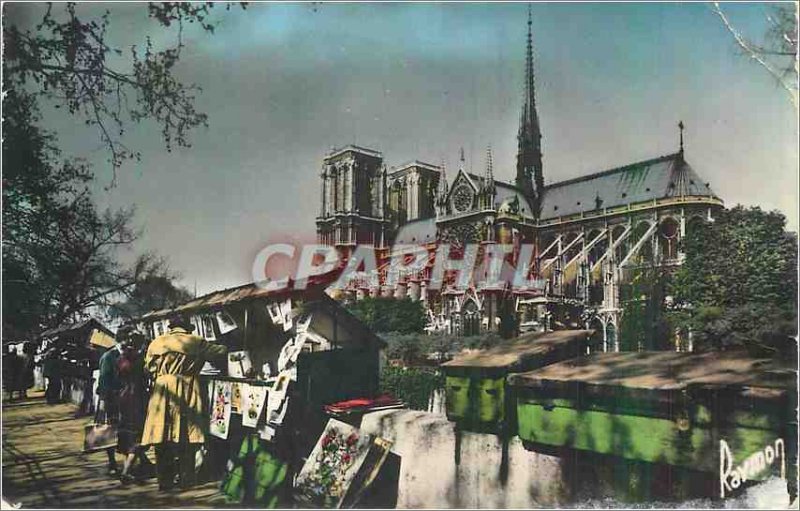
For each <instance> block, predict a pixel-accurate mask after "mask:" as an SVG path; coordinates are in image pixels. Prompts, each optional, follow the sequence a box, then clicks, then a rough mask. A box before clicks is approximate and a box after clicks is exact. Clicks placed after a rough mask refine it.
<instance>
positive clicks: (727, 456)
mask: <svg viewBox="0 0 800 511" xmlns="http://www.w3.org/2000/svg"><path fill="white" fill-rule="evenodd" d="M779 460H780V461H779ZM778 461H779V462H780V464H781V478H782V479H786V447H785V444H784V442H783V439H782V438H778V439H776V440H775V442H774V443H772V444H769V445H767V446H766V447H764V448H763V449H761V450H759V451H756V452H754V453H753V454H751V455H750V456H748V457H747V458H745V460H744V461H743V462H741V463H740V464H739V465H736V466H734V464H735V461H734V458H733V452H731V448H730V446H728V442H726V441H725V440H720V441H719V490H720V497H721V498H723V499H724V498H725V495H726V494H728V493H731V492H732V491H733V490H735V489H737V488H739V487H740V486H741V485H742V483H744V482H746V481H747V480H748V479H753V478H754V477H756V476H757V475H759V474H760V473H761V472H763V471H764V470H766V469H767V468H769V467H772V466H773V465H774V464H775V463H776V462H778Z"/></svg>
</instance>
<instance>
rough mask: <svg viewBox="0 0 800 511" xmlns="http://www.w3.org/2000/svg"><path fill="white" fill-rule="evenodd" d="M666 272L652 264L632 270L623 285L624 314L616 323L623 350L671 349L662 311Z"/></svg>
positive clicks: (668, 325)
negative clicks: (617, 323)
mask: <svg viewBox="0 0 800 511" xmlns="http://www.w3.org/2000/svg"><path fill="white" fill-rule="evenodd" d="M668 283H669V275H668V273H667V272H666V271H665V270H664V269H662V268H660V267H655V266H653V265H644V266H641V267H639V268H636V269H635V270H633V271H632V277H631V279H630V283H629V284H626V285H624V286H623V287H622V290H621V295H622V296H621V298H622V307H623V310H624V312H623V314H622V318H621V321H620V326H619V346H620V349H621V350H622V351H638V350H665V349H671V348H672V346H671V345H670V343H669V340H670V337H671V336H670V331H671V326H670V322H669V319H668V318H667V315H666V313H665V309H666V304H665V299H666V291H667V287H668V285H669V284H668Z"/></svg>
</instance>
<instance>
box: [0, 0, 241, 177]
mask: <svg viewBox="0 0 800 511" xmlns="http://www.w3.org/2000/svg"><path fill="white" fill-rule="evenodd" d="M214 5H215V4H213V3H211V2H207V3H202V4H197V3H182V2H166V3H162V4H157V3H150V4H148V15H149V17H150V18H151V19H153V20H155V22H156V23H157V24H158V26H160V27H162V28H170V27H172V28H175V27H177V37H176V42H175V44H174V45H172V46H169V47H167V48H164V49H161V50H158V49H156V48H155V47H154V45H153V43H152V40H151V39H150V38H149V37H148V38H147V39H146V40H145V41H144V43H143V44H142V45H141V46H136V45H134V46H132V47H130V48H128V49H127V51H123V49H122V48H117V47H114V46H112V45H111V43H110V42H109V38H108V29H109V25H110V22H111V13H110V11H108V10H106V11H105V13H104V14H102V15H101V16H99V17H93V18H89V19H86V18H84V17H82V16H81V15H80V14H79V13H78V8H77V7H76V4H75V3H66V4H56V5H55V6H54V5H53V4H52V3H48V4H47V6H46V9H45V10H44V13H43V14H42V17H41V18H40V20H39V22H38V23H37V24H35V25H34V26H33V27H30V28H29V27H22V26H19V24H18V23H16V22H15V21H14V20H13V19H10V18H9V16H4V17H3V29H4V30H3V45H4V50H5V51H4V57H5V58H4V59H3V77H4V83H3V88H4V90H11V89H15V90H18V91H22V90H26V91H29V92H33V93H34V94H35V95H36V96H37V98H38V99H46V100H48V101H50V102H52V103H53V104H54V105H55V106H56V107H57V108H67V109H68V110H69V112H70V114H73V115H80V116H82V118H83V120H84V122H85V123H86V124H87V125H90V126H94V127H96V128H97V130H98V134H99V137H100V140H101V141H102V143H103V144H104V145H105V146H106V147H107V149H108V150H109V152H110V158H109V161H110V163H111V164H112V168H113V169H114V171H115V174H114V175H115V176H116V169H117V168H118V167H119V166H120V165H121V164H122V162H123V161H125V160H126V159H129V158H139V156H140V154H139V153H138V152H137V151H135V150H132V149H130V148H128V147H127V146H126V145H125V144H124V143H123V141H122V136H123V135H124V132H125V130H126V127H127V126H128V125H129V124H130V123H139V122H141V121H142V120H146V119H149V120H153V121H156V122H157V123H158V124H159V125H160V127H161V134H162V136H163V139H164V142H165V144H166V147H167V149H168V150H170V149H171V148H172V147H174V146H176V145H177V146H179V147H188V146H189V145H190V143H189V139H188V134H189V132H190V131H191V130H192V129H193V128H195V127H198V126H205V125H207V120H208V118H207V116H206V114H204V113H202V112H198V111H197V110H196V109H195V105H194V103H195V96H196V94H197V93H198V92H199V91H200V88H199V87H197V86H196V85H192V84H184V83H182V82H181V81H180V80H179V79H178V78H177V77H176V76H175V66H176V64H177V63H178V61H179V59H180V56H181V50H182V49H183V47H184V43H183V40H182V33H183V26H184V24H197V25H200V26H201V27H202V29H203V30H205V31H206V32H209V33H213V31H214V27H215V25H214V23H213V22H212V21H211V18H210V11H211V9H212V8H213V7H214ZM242 7H244V4H242ZM229 8H230V4H226V9H229ZM125 55H128V59H125V58H124V56H125ZM120 62H121V63H120ZM125 64H127V66H126V65H125ZM112 184H113V182H112Z"/></svg>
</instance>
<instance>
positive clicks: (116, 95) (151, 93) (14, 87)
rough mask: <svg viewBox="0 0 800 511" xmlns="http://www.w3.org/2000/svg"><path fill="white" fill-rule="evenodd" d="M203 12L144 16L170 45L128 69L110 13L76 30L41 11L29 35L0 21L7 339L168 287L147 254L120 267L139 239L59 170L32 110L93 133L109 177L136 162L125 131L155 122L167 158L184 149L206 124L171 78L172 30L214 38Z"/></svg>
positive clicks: (62, 15)
mask: <svg viewBox="0 0 800 511" xmlns="http://www.w3.org/2000/svg"><path fill="white" fill-rule="evenodd" d="M4 7H6V8H8V6H4ZM24 8H26V9H29V8H31V7H28V6H25V7H24ZM34 8H37V7H34ZM38 8H41V5H40V6H39V7H38ZM212 8H213V4H211V3H205V4H194V3H193V4H189V3H164V4H149V5H148V14H149V16H150V18H151V19H153V20H155V22H156V23H157V24H158V25H159V26H161V27H177V42H176V44H175V45H174V46H172V47H169V48H166V49H163V50H157V49H155V48H154V46H153V45H152V44H151V42H150V40H149V39H148V40H147V41H145V44H144V45H143V46H141V47H137V46H133V47H131V48H130V49H129V50H130V53H129V55H130V59H129V60H127V61H126V59H125V57H124V55H125V52H123V50H122V49H120V48H114V47H112V46H111V45H110V43H109V42H108V40H107V31H108V27H109V23H110V13H109V11H106V12H105V13H104V14H103V15H102V16H99V17H95V18H91V19H86V18H84V17H82V16H80V15H79V13H78V10H77V8H76V5H75V4H74V3H67V4H56V5H55V6H54V5H53V4H47V5H46V7H44V11H43V14H42V17H41V18H40V20H39V22H38V23H36V24H35V25H32V26H30V27H25V26H20V25H19V24H18V23H17V22H16V21H15V19H14V17H13V16H8V15H6V16H4V17H3V29H4V30H3V45H4V59H3V63H2V66H3V77H4V81H3V114H4V117H3V135H4V137H3V295H4V298H5V299H4V300H3V326H4V328H6V332H7V334H8V335H11V336H17V337H22V336H25V335H28V334H30V333H33V332H35V331H37V330H39V329H40V328H43V327H46V326H54V325H57V324H60V323H61V322H63V321H65V320H68V319H76V318H77V317H78V316H80V315H81V314H83V313H84V312H85V311H86V310H87V308H90V307H92V306H106V305H108V303H109V301H110V297H111V296H113V295H115V294H119V293H123V294H128V293H130V292H131V290H132V289H134V290H135V289H136V288H135V287H134V285H135V284H136V283H137V282H139V281H141V280H142V279H143V278H144V277H146V276H161V277H167V276H168V275H169V272H168V270H167V267H166V263H165V261H164V260H163V259H161V258H159V257H157V256H155V255H153V254H144V255H142V256H139V257H138V258H136V260H135V262H134V263H133V264H131V265H129V266H126V265H122V264H120V263H119V261H118V258H117V256H118V253H119V250H120V249H122V248H126V247H129V246H130V245H131V244H132V243H134V241H135V240H136V239H137V237H138V232H136V230H135V229H133V227H132V225H131V223H132V218H133V209H132V208H131V209H122V210H118V211H110V210H109V211H98V210H97V209H96V208H95V205H94V202H93V200H92V196H91V193H90V191H89V184H90V182H91V180H92V172H91V169H90V168H89V167H88V166H87V164H86V163H85V162H83V161H82V160H78V159H64V158H62V155H61V152H60V151H59V149H58V147H57V141H56V138H55V136H54V135H53V134H52V133H48V132H47V131H45V130H43V129H41V128H40V127H39V124H40V122H41V119H40V114H39V109H38V102H39V101H41V100H45V101H47V102H48V103H49V104H52V105H54V106H55V107H56V108H66V109H67V110H69V112H70V113H71V114H73V115H76V116H82V117H83V119H84V122H85V123H86V124H87V125H91V126H95V127H96V128H97V129H98V133H99V136H100V140H101V141H102V143H103V144H104V145H105V146H106V147H107V148H108V149H109V151H110V155H111V156H110V162H111V163H112V167H113V168H114V171H115V174H114V175H115V176H116V168H117V167H118V166H119V165H120V164H121V163H122V161H124V160H125V159H127V158H132V157H138V153H137V152H135V151H133V150H131V149H129V148H127V147H126V146H125V145H124V144H123V143H122V136H123V134H124V132H125V129H126V126H127V125H128V124H130V123H138V122H141V121H143V120H145V119H150V120H154V121H156V122H157V123H158V124H160V126H161V129H162V135H163V138H164V141H165V143H166V146H167V148H168V149H170V148H171V147H173V146H174V145H177V146H188V145H189V142H188V133H189V131H190V130H191V129H192V128H194V127H197V126H200V125H205V123H206V120H207V119H206V116H205V114H203V113H200V112H198V111H196V110H195V107H194V100H195V94H196V92H197V91H198V90H199V89H198V88H197V87H195V86H193V85H185V84H183V83H181V82H180V81H179V80H178V79H177V78H176V77H175V75H174V74H173V73H174V70H175V65H176V64H177V62H178V60H179V58H180V53H181V49H182V48H183V42H182V39H181V34H182V30H183V25H184V24H185V23H197V24H199V25H201V26H202V28H203V30H205V31H207V32H213V31H214V24H213V23H212V22H211V21H210V19H209V13H210V10H211V9H212ZM4 14H8V12H7V11H6V12H4ZM112 61H113V62H114V63H115V65H117V64H119V65H120V66H121V67H114V66H112ZM124 62H127V63H128V64H129V66H128V67H125V65H124V64H120V63H124ZM113 184H114V181H112V185H113ZM133 299H134V301H135V300H136V299H137V298H136V297H133Z"/></svg>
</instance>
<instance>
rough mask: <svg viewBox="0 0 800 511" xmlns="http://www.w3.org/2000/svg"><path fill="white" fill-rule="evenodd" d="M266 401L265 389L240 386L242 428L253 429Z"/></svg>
mask: <svg viewBox="0 0 800 511" xmlns="http://www.w3.org/2000/svg"><path fill="white" fill-rule="evenodd" d="M266 399H267V387H265V386H263V385H249V384H247V383H244V384H242V426H245V427H247V428H255V427H256V425H257V424H258V418H259V417H260V416H261V412H262V410H263V409H264V402H265V401H266Z"/></svg>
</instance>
